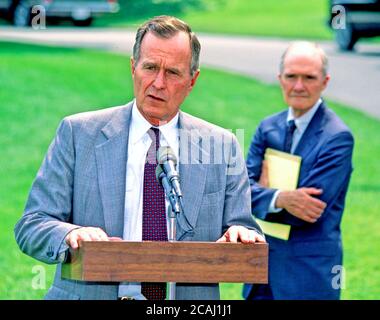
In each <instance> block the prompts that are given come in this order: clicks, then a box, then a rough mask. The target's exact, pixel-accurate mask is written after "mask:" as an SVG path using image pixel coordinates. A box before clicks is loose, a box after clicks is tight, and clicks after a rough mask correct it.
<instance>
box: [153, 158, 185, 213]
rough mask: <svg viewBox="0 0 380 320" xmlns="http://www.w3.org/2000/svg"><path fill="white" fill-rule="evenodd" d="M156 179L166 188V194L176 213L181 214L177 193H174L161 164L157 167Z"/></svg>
mask: <svg viewBox="0 0 380 320" xmlns="http://www.w3.org/2000/svg"><path fill="white" fill-rule="evenodd" d="M156 179H157V181H158V183H159V184H160V185H162V187H163V188H164V191H165V194H166V196H167V198H168V200H169V202H170V205H171V207H172V209H173V211H174V212H175V213H179V212H180V207H179V203H178V201H177V197H176V195H175V193H174V192H173V188H172V187H171V185H170V183H169V180H168V178H167V177H166V174H165V172H164V170H162V167H161V165H160V164H158V165H157V167H156Z"/></svg>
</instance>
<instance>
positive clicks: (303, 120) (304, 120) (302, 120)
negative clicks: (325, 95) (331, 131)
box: [286, 98, 322, 131]
mask: <svg viewBox="0 0 380 320" xmlns="http://www.w3.org/2000/svg"><path fill="white" fill-rule="evenodd" d="M321 103H322V99H321V98H319V99H318V101H317V102H316V103H315V104H314V106H313V107H312V108H311V109H310V110H309V111H307V112H306V113H305V114H303V115H302V116H301V117H299V118H295V117H294V113H293V109H292V108H291V107H289V109H288V117H287V119H286V121H287V122H289V121H290V120H294V122H295V124H296V126H297V129H298V130H300V131H304V130H305V129H306V127H307V126H308V124H309V123H310V121H311V119H312V118H313V116H314V114H315V113H316V112H317V110H318V108H319V106H320V105H321Z"/></svg>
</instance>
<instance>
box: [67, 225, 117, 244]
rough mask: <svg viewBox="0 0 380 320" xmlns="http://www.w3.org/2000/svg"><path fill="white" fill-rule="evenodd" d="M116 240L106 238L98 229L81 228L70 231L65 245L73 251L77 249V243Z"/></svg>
mask: <svg viewBox="0 0 380 320" xmlns="http://www.w3.org/2000/svg"><path fill="white" fill-rule="evenodd" d="M114 239H116V238H108V236H107V234H106V233H105V232H104V231H103V230H102V229H100V228H94V227H82V228H78V229H74V230H72V231H71V232H70V233H69V234H68V235H67V236H66V239H65V240H66V243H67V244H68V245H69V246H70V247H71V248H73V249H77V248H78V247H79V241H80V240H83V241H109V240H114Z"/></svg>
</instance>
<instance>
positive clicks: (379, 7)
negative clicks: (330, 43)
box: [329, 0, 380, 51]
mask: <svg viewBox="0 0 380 320" xmlns="http://www.w3.org/2000/svg"><path fill="white" fill-rule="evenodd" d="M334 6H336V7H334ZM338 6H341V8H342V7H343V10H339V7H338ZM329 9H330V12H329V22H330V23H329V25H330V26H331V27H332V28H333V30H334V31H335V39H336V42H337V44H338V46H339V48H340V49H341V50H345V51H347V50H353V49H354V46H355V44H356V42H357V41H358V40H359V39H360V38H368V37H375V36H380V0H330V6H329ZM336 9H338V10H336ZM334 11H335V13H334ZM342 11H344V13H345V27H344V28H334V26H333V24H332V22H333V20H334V18H335V17H336V18H337V15H340V17H342V13H343V12H342Z"/></svg>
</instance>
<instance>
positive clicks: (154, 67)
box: [144, 65, 156, 71]
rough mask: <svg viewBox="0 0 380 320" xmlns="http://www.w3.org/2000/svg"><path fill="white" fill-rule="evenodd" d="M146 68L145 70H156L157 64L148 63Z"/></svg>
mask: <svg viewBox="0 0 380 320" xmlns="http://www.w3.org/2000/svg"><path fill="white" fill-rule="evenodd" d="M144 69H145V70H150V71H154V70H156V66H152V65H146V66H144Z"/></svg>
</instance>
